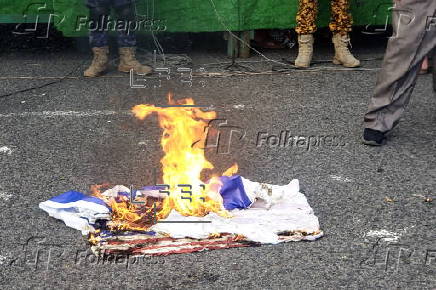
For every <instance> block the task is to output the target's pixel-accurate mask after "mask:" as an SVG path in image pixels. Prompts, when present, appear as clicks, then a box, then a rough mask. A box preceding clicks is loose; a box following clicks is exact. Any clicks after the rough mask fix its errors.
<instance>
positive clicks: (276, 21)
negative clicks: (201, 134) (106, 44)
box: [0, 0, 392, 36]
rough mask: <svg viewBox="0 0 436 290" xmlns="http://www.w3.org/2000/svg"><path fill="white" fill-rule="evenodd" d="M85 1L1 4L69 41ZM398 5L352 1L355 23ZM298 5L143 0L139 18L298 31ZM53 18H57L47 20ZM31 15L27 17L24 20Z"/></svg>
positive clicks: (9, 17)
mask: <svg viewBox="0 0 436 290" xmlns="http://www.w3.org/2000/svg"><path fill="white" fill-rule="evenodd" d="M319 2H320V9H319V10H320V15H319V21H318V22H319V25H320V26H326V25H327V24H328V20H329V17H330V7H329V5H330V1H329V0H319ZM84 3H85V0H20V1H12V0H0V23H1V22H3V23H4V22H11V23H20V22H32V20H29V19H35V15H40V16H41V17H40V18H39V21H43V20H42V19H45V20H47V19H51V20H50V21H51V22H52V23H54V24H55V26H56V28H57V29H58V30H60V31H62V32H63V34H64V35H65V36H84V35H86V34H87V30H86V29H84V28H83V26H82V27H80V29H79V26H80V25H79V22H80V21H79V19H80V18H82V19H83V17H86V16H87V15H88V10H87V8H86V7H85V4H84ZM391 6H392V0H351V12H352V14H353V17H354V24H355V25H360V26H371V25H384V24H385V23H386V20H387V19H388V15H389V14H390V10H389V9H390V7H391ZM297 8H298V1H297V0H137V1H136V9H137V14H138V16H139V19H144V20H145V19H151V20H154V21H158V22H160V23H164V24H165V26H166V31H168V32H204V31H226V30H231V31H243V30H253V29H262V28H293V27H294V26H295V14H296V11H297ZM49 14H52V17H47V15H49ZM24 15H27V18H25V17H24Z"/></svg>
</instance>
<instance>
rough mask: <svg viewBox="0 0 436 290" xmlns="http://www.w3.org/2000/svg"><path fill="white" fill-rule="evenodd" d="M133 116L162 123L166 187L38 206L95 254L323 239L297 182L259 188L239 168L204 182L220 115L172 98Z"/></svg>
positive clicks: (118, 190)
mask: <svg viewBox="0 0 436 290" xmlns="http://www.w3.org/2000/svg"><path fill="white" fill-rule="evenodd" d="M132 112H133V114H134V116H135V117H137V118H139V119H141V120H143V119H145V118H147V117H148V116H150V115H151V114H157V116H158V121H159V125H160V127H161V128H162V129H163V132H162V138H161V146H162V150H163V153H164V156H163V158H162V159H161V165H162V172H163V175H162V180H163V184H158V185H155V186H145V187H143V188H141V189H139V190H131V189H130V188H127V187H125V186H121V185H117V186H115V187H112V188H110V187H109V186H108V185H106V186H94V187H93V188H92V190H91V191H92V195H93V196H92V197H89V196H86V195H84V194H82V193H76V192H67V193H64V194H62V195H60V196H58V197H55V198H52V199H50V200H48V201H46V202H42V203H40V208H41V209H43V210H44V211H46V212H48V213H49V214H50V215H51V216H53V217H55V218H58V219H62V220H64V222H65V223H66V224H67V225H68V226H70V227H73V228H75V229H78V230H81V231H82V233H83V234H87V233H89V235H90V236H89V241H90V243H91V244H92V245H93V246H92V249H93V251H94V252H95V253H97V254H98V253H101V251H109V252H113V253H120V252H126V253H128V254H135V255H161V254H169V253H185V252H192V251H200V250H204V249H219V248H230V247H240V246H248V245H253V244H262V243H270V244H276V243H280V242H287V241H297V240H315V239H317V238H319V237H321V236H322V235H323V233H322V231H321V230H320V228H319V223H318V218H317V217H316V216H315V215H314V214H313V210H312V208H311V207H310V205H309V204H308V202H307V199H306V197H305V196H304V195H303V194H302V193H300V191H299V183H298V180H292V181H291V182H290V183H289V184H287V185H282V186H280V185H272V184H266V183H258V182H253V181H250V180H248V179H246V178H244V177H242V176H239V175H237V174H236V173H237V171H238V166H237V164H234V165H233V166H231V167H230V168H229V169H227V170H226V171H225V172H224V173H222V174H215V175H212V177H211V178H209V180H205V181H203V180H202V179H201V174H202V172H203V170H212V169H214V166H213V164H212V163H211V162H209V161H208V160H207V159H206V157H205V155H204V153H205V152H204V149H203V148H204V147H205V146H204V145H205V138H204V137H205V136H204V133H205V131H204V130H205V128H207V126H208V122H210V121H211V120H213V119H215V118H216V113H215V112H212V111H210V112H206V111H203V110H201V109H200V108H199V107H196V106H195V104H194V101H193V100H192V99H182V100H179V101H173V100H172V96H171V95H169V106H165V107H157V106H154V105H137V106H135V107H134V108H133V109H132ZM105 188H106V190H104V189H105ZM81 200H83V202H82V201H81Z"/></svg>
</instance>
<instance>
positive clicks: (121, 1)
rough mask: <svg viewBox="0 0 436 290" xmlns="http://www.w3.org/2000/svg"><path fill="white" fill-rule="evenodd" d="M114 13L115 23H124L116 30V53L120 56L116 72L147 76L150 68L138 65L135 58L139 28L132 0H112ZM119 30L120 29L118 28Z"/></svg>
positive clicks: (150, 70)
mask: <svg viewBox="0 0 436 290" xmlns="http://www.w3.org/2000/svg"><path fill="white" fill-rule="evenodd" d="M113 1H114V7H115V11H116V13H117V18H118V19H117V23H124V26H123V25H121V28H125V29H117V30H118V38H117V40H118V51H119V54H120V64H119V66H118V70H119V71H122V72H130V70H132V69H133V70H134V71H135V72H136V73H141V74H149V73H151V72H152V69H151V67H149V66H146V65H142V64H140V63H139V62H138V61H137V60H136V57H135V53H136V29H138V27H140V25H139V24H138V22H137V19H136V14H135V7H134V3H133V1H134V0H113ZM118 28H120V27H118Z"/></svg>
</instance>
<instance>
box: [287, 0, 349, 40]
mask: <svg viewBox="0 0 436 290" xmlns="http://www.w3.org/2000/svg"><path fill="white" fill-rule="evenodd" d="M330 4H331V14H332V15H331V21H330V24H329V28H330V30H331V31H332V32H340V33H343V34H345V33H348V32H350V31H351V26H352V24H353V19H352V17H351V14H350V13H349V12H348V9H349V7H350V0H331V1H330ZM317 14H318V0H299V7H298V12H297V18H296V20H297V27H296V28H295V31H296V32H297V33H298V34H311V33H314V32H315V31H316V17H317Z"/></svg>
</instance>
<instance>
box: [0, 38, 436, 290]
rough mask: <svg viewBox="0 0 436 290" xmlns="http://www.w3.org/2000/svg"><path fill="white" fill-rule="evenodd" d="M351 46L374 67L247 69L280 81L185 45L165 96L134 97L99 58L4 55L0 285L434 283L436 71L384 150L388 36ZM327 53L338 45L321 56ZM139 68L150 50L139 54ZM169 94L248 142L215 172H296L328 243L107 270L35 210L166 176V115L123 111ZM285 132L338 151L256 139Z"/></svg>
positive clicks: (228, 148) (73, 236) (164, 85)
mask: <svg viewBox="0 0 436 290" xmlns="http://www.w3.org/2000/svg"><path fill="white" fill-rule="evenodd" d="M354 51H355V52H356V54H357V55H358V56H359V57H360V58H361V59H366V61H363V66H362V69H360V70H351V71H347V70H338V68H340V67H337V66H334V65H333V64H331V63H328V62H323V63H319V64H317V65H315V66H314V70H312V71H296V70H286V69H289V68H288V67H286V66H284V65H280V64H277V63H271V62H265V61H263V62H262V58H261V57H260V56H253V57H252V58H250V59H249V61H253V62H251V63H240V64H242V65H244V66H251V67H252V68H254V70H256V71H268V70H271V66H272V65H273V66H274V67H275V69H276V68H277V66H278V67H279V68H280V69H282V72H281V73H278V72H277V73H274V74H268V73H265V74H260V75H254V74H252V75H242V76H240V75H239V76H235V75H233V76H229V75H228V72H226V71H225V69H224V68H225V66H226V65H227V64H222V62H228V61H229V60H228V59H227V58H226V57H225V55H224V52H223V51H221V50H219V51H218V50H217V51H213V50H212V51H206V50H200V51H192V52H189V53H188V55H189V57H190V58H191V59H192V62H193V64H192V65H189V64H187V63H186V58H184V57H183V56H179V58H177V57H176V56H174V55H170V54H169V55H168V60H171V61H172V62H171V63H170V64H169V65H167V66H171V67H172V72H171V73H170V80H166V79H163V78H162V81H161V83H160V87H158V86H159V83H158V80H157V73H156V74H154V75H153V76H152V78H150V79H147V80H146V81H145V83H147V85H149V86H150V88H131V83H130V80H129V76H128V75H124V74H121V73H118V72H116V71H114V70H112V71H111V72H110V73H109V74H108V75H106V76H104V77H101V78H96V79H84V78H82V77H81V71H82V70H83V69H84V68H85V67H86V65H87V64H88V63H89V61H90V55H89V54H83V53H79V52H77V51H76V50H75V49H74V48H66V49H59V50H56V49H55V50H53V49H50V50H44V49H37V50H30V49H14V50H10V51H6V52H5V53H3V54H2V55H1V56H0V63H1V66H0V77H1V78H0V95H5V94H10V93H12V94H11V95H9V96H6V97H1V98H0V124H1V125H0V177H1V178H0V217H1V219H0V230H1V236H0V241H1V248H0V283H1V285H2V287H1V288H3V289H12V288H14V289H23V288H37V289H38V288H40V289H46V288H73V289H77V288H86V289H97V288H101V287H114V288H140V287H141V288H158V289H159V288H168V287H177V288H197V289H200V288H209V287H210V288H263V289H276V288H283V289H291V288H303V289H305V288H330V289H337V288H359V289H365V288H373V287H374V288H375V287H380V288H411V289H431V288H433V289H434V288H435V287H436V214H435V213H436V212H435V201H432V202H430V200H428V202H426V201H425V200H424V198H428V197H433V198H435V194H436V192H435V188H436V145H435V144H436V143H435V140H436V130H435V126H436V114H435V110H436V109H435V108H436V106H435V105H436V96H435V94H434V93H433V90H432V87H431V76H430V75H425V76H422V77H420V78H419V81H418V84H417V86H416V88H415V91H414V96H413V99H412V101H411V103H410V105H409V108H408V110H407V112H406V113H405V115H404V118H403V120H402V122H401V124H400V126H399V127H398V128H396V129H395V131H394V132H393V134H392V135H391V136H390V139H389V140H388V144H387V145H386V146H384V147H382V148H372V147H366V146H364V145H362V144H361V142H360V138H361V133H362V119H363V113H364V112H365V110H366V106H367V103H368V98H369V97H370V95H371V92H372V90H373V87H374V83H375V79H376V73H377V69H378V68H379V67H380V65H381V61H380V58H381V57H382V55H383V51H384V42H380V43H377V42H373V43H371V42H362V43H361V44H360V45H357V46H356V45H354ZM266 55H267V56H268V57H270V58H272V59H275V60H277V61H280V62H282V58H288V59H293V58H294V57H295V49H293V50H292V52H291V53H289V52H288V51H278V52H275V51H267V52H266ZM113 57H115V56H113ZM331 57H332V50H331V48H330V47H329V46H325V47H320V48H319V50H318V51H317V53H316V55H315V58H316V59H318V60H329V59H331ZM140 59H141V60H142V61H147V60H148V61H151V60H152V57H150V55H145V54H143V52H141V53H140ZM159 59H160V58H159ZM159 61H160V60H159ZM211 63H212V64H211ZM213 63H215V64H213ZM217 63H218V64H217ZM115 64H116V60H114V61H113V66H112V69H114V68H115ZM156 66H159V67H165V65H163V64H162V63H156ZM183 67H193V68H194V70H198V69H200V68H204V70H205V71H207V72H219V73H222V75H220V76H219V77H217V76H215V77H204V78H203V77H197V76H195V77H193V83H192V87H190V86H189V85H188V84H187V83H183V82H182V80H186V78H183V77H180V75H179V74H178V73H177V68H183ZM332 68H333V69H332ZM283 69H285V70H283ZM226 73H227V74H226ZM65 75H67V77H66V78H63V79H61V80H60V81H59V77H62V76H65ZM185 77H186V75H185ZM54 81H55V82H56V81H57V82H56V83H53V84H51V85H48V86H44V87H42V88H39V89H33V90H28V91H25V92H16V91H20V90H23V89H27V88H32V87H38V86H41V85H44V84H47V83H49V82H54ZM133 84H134V85H135V84H140V80H138V79H134V80H133ZM153 86H157V88H153ZM168 91H172V92H174V94H175V98H186V97H192V98H194V99H195V101H196V103H197V104H199V105H202V106H206V107H208V108H209V109H213V110H215V111H216V112H217V113H218V117H219V118H222V119H225V120H227V122H228V124H229V125H231V126H237V127H238V128H239V129H238V130H239V133H240V132H244V133H245V136H244V137H243V138H233V139H232V140H230V141H229V140H227V141H228V142H227V141H226V142H224V143H223V145H222V146H224V147H221V148H220V150H222V151H220V150H218V152H217V150H215V149H216V148H212V149H207V151H206V155H207V157H208V158H209V160H211V162H213V163H214V164H215V167H216V170H217V172H222V171H223V170H224V169H226V168H227V167H229V166H230V165H232V164H233V163H234V162H237V163H238V164H239V168H240V170H239V172H240V174H241V175H243V176H244V177H247V178H249V179H252V180H255V181H262V182H268V183H273V184H285V183H287V182H288V181H290V180H291V179H294V178H298V179H299V180H300V185H301V187H302V190H303V192H304V193H305V195H306V196H307V198H308V200H309V203H310V205H311V206H312V207H313V209H314V212H315V214H316V215H317V216H318V218H319V221H320V224H321V228H322V230H323V231H324V233H325V236H324V237H323V238H321V239H319V240H317V241H314V242H294V243H287V244H280V245H266V246H261V247H251V248H240V249H227V250H217V251H205V252H199V253H193V254H182V255H172V256H167V257H153V258H147V259H144V260H143V261H141V262H140V263H136V264H134V265H132V264H126V263H121V262H120V263H110V264H108V263H106V264H102V263H98V262H97V261H96V260H95V259H94V258H93V257H92V256H91V254H90V253H89V250H88V246H87V245H86V242H85V241H84V239H83V238H82V236H81V234H80V232H78V231H76V230H73V229H71V228H68V227H66V226H65V225H64V224H63V223H62V222H60V221H58V220H55V219H53V218H51V217H49V216H48V215H47V214H46V213H45V212H43V211H42V210H40V209H39V208H38V203H39V202H41V201H45V200H47V199H49V198H51V197H52V196H54V195H57V194H60V193H62V192H65V191H67V190H71V189H74V190H78V191H87V190H88V188H89V186H90V185H91V184H96V183H102V182H111V183H115V184H124V185H130V184H134V185H144V184H149V183H151V182H152V179H151V174H150V172H152V171H153V170H154V169H156V168H157V169H159V160H160V158H161V157H162V151H161V149H160V145H159V139H160V134H161V130H160V129H159V127H158V124H157V120H156V118H150V119H147V120H146V121H144V122H142V121H137V120H135V118H134V117H133V116H132V115H131V114H130V112H129V110H130V108H131V107H132V106H134V105H136V104H141V103H148V104H156V105H165V104H166V94H167V93H168ZM14 92H15V93H14ZM284 130H288V131H289V132H290V133H291V134H292V135H293V136H300V137H306V138H309V137H311V136H312V138H315V139H316V138H318V139H319V138H322V137H323V136H324V138H325V136H331V137H335V138H338V139H340V140H341V142H340V144H336V145H335V144H329V143H328V144H325V143H322V144H321V145H318V146H310V147H307V146H300V147H299V146H288V147H279V146H273V145H271V146H268V145H265V144H264V143H262V144H259V143H258V142H257V138H258V135H259V132H266V134H267V135H268V136H271V135H279V134H280V132H281V131H284ZM236 136H238V135H237V134H236ZM312 140H313V139H312ZM317 143H321V142H317ZM226 153H228V154H226Z"/></svg>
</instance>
